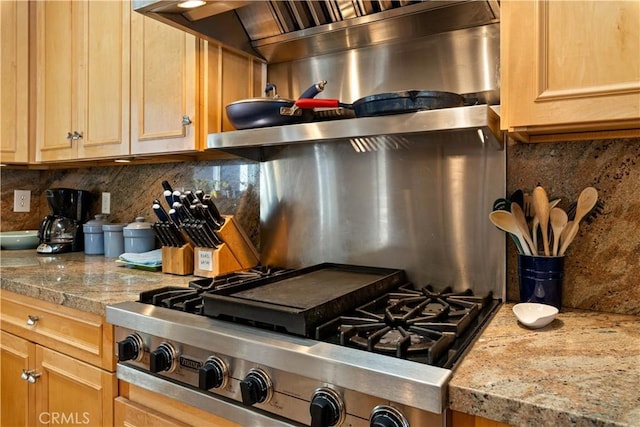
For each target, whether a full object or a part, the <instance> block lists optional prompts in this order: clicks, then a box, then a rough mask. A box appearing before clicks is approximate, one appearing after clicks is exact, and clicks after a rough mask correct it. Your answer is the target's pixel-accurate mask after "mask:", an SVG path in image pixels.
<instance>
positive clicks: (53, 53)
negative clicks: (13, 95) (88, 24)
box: [34, 1, 82, 161]
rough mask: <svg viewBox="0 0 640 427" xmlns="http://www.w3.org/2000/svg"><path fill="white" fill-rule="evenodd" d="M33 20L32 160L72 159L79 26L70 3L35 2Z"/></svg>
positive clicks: (73, 150) (73, 5) (73, 155)
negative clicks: (34, 71) (34, 119)
mask: <svg viewBox="0 0 640 427" xmlns="http://www.w3.org/2000/svg"><path fill="white" fill-rule="evenodd" d="M34 5H35V10H36V18H35V26H36V40H35V49H36V64H35V67H36V93H35V100H34V101H35V104H36V160H38V161H47V160H66V159H74V158H75V157H76V144H74V140H73V139H72V137H71V135H72V132H73V130H74V128H73V127H74V126H73V125H74V119H75V118H74V117H73V112H74V108H75V100H74V98H75V97H74V94H75V87H76V84H75V82H76V81H77V78H78V74H77V73H78V67H77V63H78V62H77V61H78V55H80V51H79V49H78V43H76V42H74V41H81V40H82V25H81V23H80V22H78V19H77V18H78V16H79V15H78V13H76V8H77V7H79V5H80V4H79V3H75V2H71V1H64V2H63V1H42V2H35V3H34Z"/></svg>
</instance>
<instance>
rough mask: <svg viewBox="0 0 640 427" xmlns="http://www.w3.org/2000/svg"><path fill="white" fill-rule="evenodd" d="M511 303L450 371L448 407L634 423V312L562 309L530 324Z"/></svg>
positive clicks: (562, 420) (508, 417)
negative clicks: (551, 318) (541, 325)
mask: <svg viewBox="0 0 640 427" xmlns="http://www.w3.org/2000/svg"><path fill="white" fill-rule="evenodd" d="M512 307H513V304H506V305H504V306H502V307H501V308H500V310H499V312H498V313H497V314H496V316H495V318H494V319H493V320H492V321H491V323H490V324H489V325H488V327H487V328H486V330H485V331H484V332H483V334H482V335H481V336H480V338H479V339H478V341H477V342H476V343H475V344H474V346H473V347H472V349H471V351H470V352H469V353H468V354H467V356H466V357H464V358H463V360H462V362H461V363H460V365H459V366H458V368H457V370H456V371H455V372H454V375H453V378H452V381H451V383H450V387H449V401H450V407H451V408H452V409H455V410H457V411H461V412H465V413H469V414H473V415H479V416H481V417H484V418H489V419H493V420H496V421H501V422H504V423H508V424H512V425H517V426H640V318H638V317H636V316H628V315H619V314H608V313H601V312H591V311H581V310H570V309H566V310H563V311H562V312H561V313H559V314H558V316H557V317H556V319H555V320H554V321H553V322H552V323H551V324H549V325H547V326H546V327H544V328H542V329H537V330H531V329H527V328H525V327H524V326H522V325H520V324H519V323H518V322H517V320H516V318H515V316H514V314H513V312H512V311H511V309H512Z"/></svg>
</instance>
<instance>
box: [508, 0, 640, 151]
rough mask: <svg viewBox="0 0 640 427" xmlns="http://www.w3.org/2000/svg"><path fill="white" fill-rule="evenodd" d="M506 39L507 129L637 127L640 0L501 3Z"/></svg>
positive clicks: (528, 133) (539, 135)
mask: <svg viewBox="0 0 640 427" xmlns="http://www.w3.org/2000/svg"><path fill="white" fill-rule="evenodd" d="M501 44H502V46H501V68H502V76H501V77H502V80H501V83H502V84H501V92H502V93H501V98H502V109H501V117H502V128H503V129H507V130H509V131H510V132H512V133H515V134H516V135H520V136H521V137H522V139H524V140H531V141H534V140H536V139H540V140H545V139H553V136H552V135H554V134H555V135H557V134H569V133H571V132H599V131H600V132H601V136H606V134H607V133H608V134H609V135H612V136H615V135H616V132H618V133H617V134H618V135H624V134H625V133H624V132H627V134H629V135H632V134H633V132H634V130H633V129H634V128H635V132H638V128H640V55H639V54H638V53H639V52H640V2H637V1H597V0H595V1H586V0H585V1H579V2H574V1H546V0H544V1H543V0H537V1H515V0H513V1H512V0H508V1H503V2H502V5H501ZM612 131H613V132H612ZM592 135H593V134H592Z"/></svg>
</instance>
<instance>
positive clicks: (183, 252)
mask: <svg viewBox="0 0 640 427" xmlns="http://www.w3.org/2000/svg"><path fill="white" fill-rule="evenodd" d="M162 272H163V273H168V274H177V275H179V276H188V275H189V274H193V246H191V244H190V243H187V244H186V245H184V246H182V247H179V248H174V247H171V246H163V247H162Z"/></svg>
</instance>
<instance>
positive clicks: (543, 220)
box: [533, 186, 550, 256]
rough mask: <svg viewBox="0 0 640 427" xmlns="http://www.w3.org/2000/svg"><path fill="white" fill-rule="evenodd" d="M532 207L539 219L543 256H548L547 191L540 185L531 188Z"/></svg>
mask: <svg viewBox="0 0 640 427" xmlns="http://www.w3.org/2000/svg"><path fill="white" fill-rule="evenodd" d="M533 209H534V210H535V211H536V216H537V217H538V221H540V230H542V245H543V247H544V254H545V256H549V255H550V252H549V235H548V231H549V211H550V209H549V196H547V192H546V191H545V189H544V188H542V187H541V186H537V187H536V188H535V189H534V190H533Z"/></svg>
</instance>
